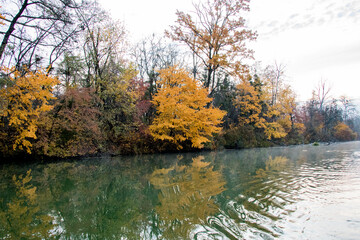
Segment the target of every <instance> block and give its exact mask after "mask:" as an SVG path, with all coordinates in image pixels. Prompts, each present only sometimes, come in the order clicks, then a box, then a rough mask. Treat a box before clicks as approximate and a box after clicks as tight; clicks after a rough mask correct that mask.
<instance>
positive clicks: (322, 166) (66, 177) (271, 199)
mask: <svg viewBox="0 0 360 240" xmlns="http://www.w3.org/2000/svg"><path fill="white" fill-rule="evenodd" d="M0 179H1V180H0V238H1V239H21V238H23V239H51V238H54V239H359V238H360V142H346V143H334V144H330V145H320V146H312V145H301V146H290V147H275V148H261V149H249V150H224V151H218V152H204V153H202V152H201V153H186V154H158V155H144V156H132V157H130V156H128V157H127V156H119V157H110V156H106V157H92V158H83V159H81V160H77V161H58V162H52V163H37V164H33V163H32V164H20V165H15V164H6V165H2V166H0Z"/></svg>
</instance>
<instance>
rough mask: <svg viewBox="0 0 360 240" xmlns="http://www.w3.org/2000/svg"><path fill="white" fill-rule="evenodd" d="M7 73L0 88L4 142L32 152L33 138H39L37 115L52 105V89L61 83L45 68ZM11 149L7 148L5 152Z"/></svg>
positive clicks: (0, 120)
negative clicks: (4, 82) (37, 134)
mask: <svg viewBox="0 0 360 240" xmlns="http://www.w3.org/2000/svg"><path fill="white" fill-rule="evenodd" d="M5 72H6V73H7V74H8V78H7V79H6V84H5V85H4V86H3V87H2V88H1V89H0V96H1V102H0V124H1V128H2V131H1V132H2V138H5V139H1V140H2V142H3V141H5V143H2V144H3V145H4V146H2V147H5V148H6V147H7V146H8V145H11V146H12V150H17V149H19V150H26V151H27V152H28V153H31V147H32V143H31V142H30V140H31V139H36V138H37V137H36V134H35V133H36V130H37V128H38V119H39V116H40V114H41V113H43V112H47V111H49V110H51V109H52V105H51V104H50V103H49V101H50V100H51V99H54V97H53V94H52V90H53V87H54V86H55V85H56V84H58V80H57V78H55V77H52V76H49V75H48V74H46V71H45V70H38V71H35V72H33V71H29V70H26V69H25V70H24V71H23V72H20V71H18V70H15V69H5ZM9 151H10V152H11V149H4V152H9Z"/></svg>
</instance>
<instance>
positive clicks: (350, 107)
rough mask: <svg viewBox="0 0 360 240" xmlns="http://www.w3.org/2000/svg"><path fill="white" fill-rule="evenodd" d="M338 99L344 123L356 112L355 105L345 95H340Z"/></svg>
mask: <svg viewBox="0 0 360 240" xmlns="http://www.w3.org/2000/svg"><path fill="white" fill-rule="evenodd" d="M339 100H340V103H341V104H342V107H343V120H344V122H345V123H346V122H347V121H348V120H349V119H350V118H351V116H352V114H355V113H356V107H355V105H354V104H353V102H352V101H351V99H350V98H348V97H347V96H341V97H340V99H339Z"/></svg>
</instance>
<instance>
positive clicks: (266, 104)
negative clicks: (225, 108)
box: [234, 74, 303, 140]
mask: <svg viewBox="0 0 360 240" xmlns="http://www.w3.org/2000/svg"><path fill="white" fill-rule="evenodd" d="M237 90H238V93H237V95H236V99H235V100H234V105H235V106H236V107H237V108H238V109H239V123H238V124H239V125H242V126H245V125H252V126H253V127H254V128H255V129H261V130H262V131H263V132H264V135H265V137H266V138H267V139H268V140H271V139H280V138H283V137H285V136H286V135H287V134H288V133H289V132H291V131H300V130H301V129H302V128H303V126H302V124H301V123H299V122H296V121H295V116H294V111H295V109H296V103H295V94H294V92H293V91H292V90H291V88H290V86H288V85H287V84H285V83H283V82H281V81H279V82H278V83H276V90H274V80H273V79H269V78H262V79H261V78H260V77H259V76H258V75H257V74H255V75H254V76H253V77H250V78H249V79H248V80H246V81H241V83H240V84H239V85H238V86H237ZM274 93H276V97H275V96H274Z"/></svg>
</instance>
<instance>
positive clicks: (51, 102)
mask: <svg viewBox="0 0 360 240" xmlns="http://www.w3.org/2000/svg"><path fill="white" fill-rule="evenodd" d="M245 11H249V1H247V0H242V1H235V0H226V1H221V0H208V1H205V2H203V3H199V4H194V12H193V13H191V14H188V13H184V12H181V11H178V12H177V13H176V15H177V21H176V23H175V25H173V26H171V27H170V29H169V30H168V31H166V32H165V34H164V36H155V35H152V36H149V37H148V38H146V39H144V40H142V41H140V42H139V43H137V44H135V45H134V46H131V45H130V44H129V43H128V42H127V37H126V36H127V31H126V29H125V28H124V25H123V24H122V23H121V22H118V21H114V20H113V19H111V18H110V16H109V15H108V14H107V13H106V12H105V11H103V10H102V9H101V8H100V6H99V5H98V4H97V3H96V2H92V1H84V0H82V1H80V0H67V1H62V0H37V1H35V0H17V1H13V2H9V3H7V4H6V5H5V6H2V8H0V13H1V14H0V34H1V36H2V42H1V45H0V63H1V76H0V96H1V98H0V152H1V154H2V156H5V157H11V156H15V155H35V156H48V157H72V156H83V155H89V154H96V153H111V154H137V153H154V152H163V151H179V150H182V151H189V150H195V149H200V148H205V149H218V148H223V147H225V148H249V147H259V146H273V145H287V144H300V143H310V142H314V141H348V140H354V139H357V138H358V136H359V132H360V126H359V124H360V118H359V115H358V114H357V112H356V108H355V106H354V105H353V103H352V101H351V100H350V99H349V98H347V97H341V98H340V99H337V100H335V99H334V100H331V99H330V98H329V91H328V90H329V89H328V88H327V86H326V84H325V82H320V84H319V86H318V88H317V89H315V90H314V93H313V97H312V98H311V99H310V100H309V101H307V102H306V103H305V104H298V103H297V102H296V100H295V97H296V96H295V93H294V91H293V90H292V89H291V88H290V86H289V85H288V84H287V83H286V81H285V77H284V74H285V73H284V72H285V66H284V65H283V64H278V63H275V64H274V65H272V66H266V67H261V66H260V65H255V66H249V65H247V64H246V60H249V59H253V55H252V54H253V51H252V50H251V49H248V48H247V43H248V42H250V41H253V40H255V39H256V37H257V33H256V32H254V31H252V30H250V29H248V28H247V27H246V25H245V19H244V18H243V17H242V14H243V13H244V12H245Z"/></svg>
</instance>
